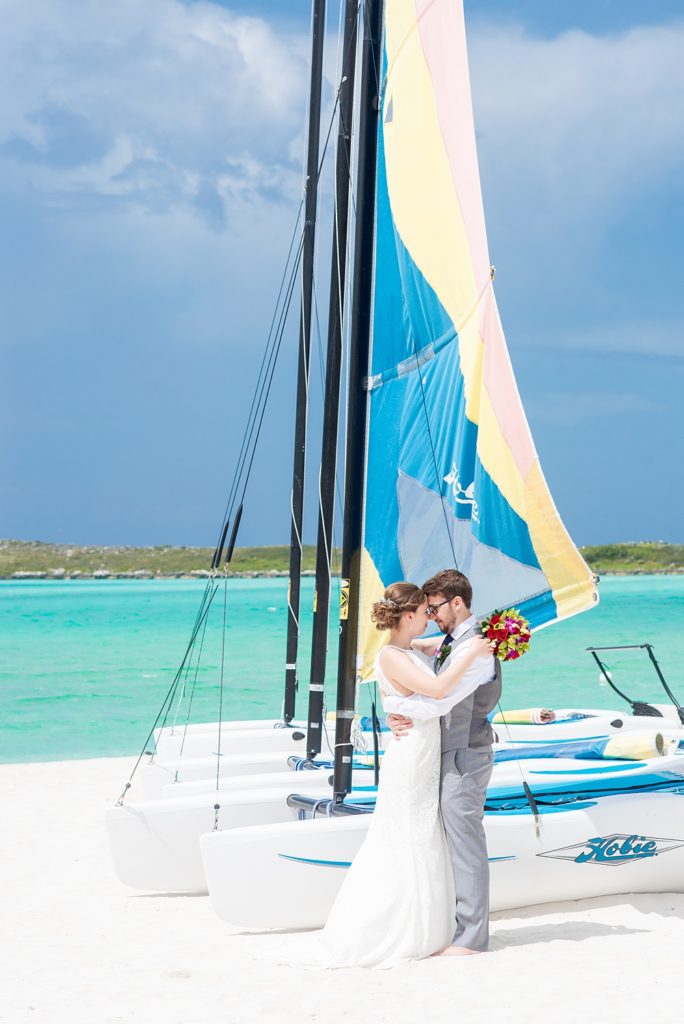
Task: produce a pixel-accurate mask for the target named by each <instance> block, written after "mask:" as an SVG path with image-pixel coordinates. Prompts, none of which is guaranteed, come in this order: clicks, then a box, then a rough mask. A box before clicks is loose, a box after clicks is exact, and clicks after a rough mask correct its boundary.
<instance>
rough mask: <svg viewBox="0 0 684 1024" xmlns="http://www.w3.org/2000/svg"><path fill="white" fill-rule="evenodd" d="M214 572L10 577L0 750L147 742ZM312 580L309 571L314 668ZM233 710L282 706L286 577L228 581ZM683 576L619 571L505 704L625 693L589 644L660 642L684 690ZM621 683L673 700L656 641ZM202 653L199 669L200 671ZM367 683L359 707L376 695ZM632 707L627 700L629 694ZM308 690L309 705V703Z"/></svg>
mask: <svg viewBox="0 0 684 1024" xmlns="http://www.w3.org/2000/svg"><path fill="white" fill-rule="evenodd" d="M203 590H204V583H202V582H196V581H185V580H168V581H157V580H150V581H138V580H136V581H103V582H96V581H90V580H87V581H86V580H84V581H66V582H56V581H55V582H53V581H50V582H47V581H30V582H4V581H3V582H0V722H1V723H2V725H1V727H0V761H2V762H12V761H50V760H64V759H68V758H77V757H103V756H111V755H117V754H132V753H137V752H139V750H140V749H141V748H142V746H143V744H144V741H145V738H146V736H147V734H148V731H149V729H150V727H151V725H152V723H153V721H154V719H155V717H156V714H157V711H158V710H159V707H160V706H161V704H162V701H163V699H164V696H165V694H166V692H167V690H168V688H169V686H170V684H171V682H172V680H173V677H174V674H175V671H176V669H177V667H178V665H179V664H180V662H181V659H182V657H183V654H184V651H185V647H186V644H187V641H188V638H189V635H190V631H191V629H192V625H193V622H194V619H195V614H196V612H197V609H198V607H199V603H200V600H201V596H202V593H203ZM312 594H313V582H312V581H311V580H305V581H304V583H303V599H302V605H303V611H302V631H303V637H304V640H303V642H302V658H301V662H300V664H301V666H302V668H303V671H300V674H301V676H302V678H306V669H307V668H308V663H309V653H310V643H309V640H308V633H309V630H310V624H311V610H310V609H311V599H312ZM226 601H227V613H228V614H227V622H228V625H227V628H226V633H225V636H226V645H225V653H224V679H225V687H224V697H223V707H224V715H225V717H227V718H258V717H262V716H264V717H277V716H278V714H279V713H280V709H281V704H282V689H283V675H284V670H283V663H284V648H285V629H286V613H287V581H286V580H282V579H275V580H270V579H269V580H231V581H229V583H228V587H227V598H226ZM222 623H223V592H222V590H221V591H219V593H218V594H217V595H216V598H215V601H214V604H213V606H212V610H211V614H210V616H209V620H208V625H207V634H206V638H205V642H204V649H203V657H202V661H201V664H200V667H199V669H198V671H197V687H196V691H195V697H194V702H193V713H192V720H193V721H207V720H213V719H216V718H217V717H218V700H219V695H220V664H221V636H222ZM683 626H684V577H681V576H680V577H677V576H650V577H646V576H635V577H620V578H608V579H605V580H603V581H602V584H601V604H600V605H599V606H598V608H596V609H595V610H592V611H591V612H588V613H586V614H584V615H579V616H577V617H576V618H573V619H569V620H568V621H566V622H562V623H558V624H556V625H554V626H553V627H550V628H548V629H545V630H542V631H541V632H540V633H537V634H535V636H534V637H533V647H532V650H531V651H530V653H529V654H528V655H526V656H525V658H523V659H522V660H521V661H520V662H517V663H516V664H514V665H511V666H509V667H508V668H507V669H506V672H505V677H504V700H503V704H504V706H505V707H516V706H518V707H521V706H522V707H524V706H529V705H537V704H545V705H549V706H552V707H553V706H566V707H567V706H574V705H578V706H582V705H583V706H594V707H606V708H610V707H616V706H620V702H619V699H618V698H617V697H616V696H615V695H614V694H613V693H612V691H611V690H609V689H608V688H607V687H606V686H604V685H600V684H599V681H598V670H597V669H596V667H595V665H594V663H593V661H592V660H591V659H590V657H589V655H587V654H586V653H585V652H584V649H585V647H587V646H588V645H590V644H595V645H601V644H618V643H643V642H646V641H648V642H650V643H652V644H654V646H655V653H656V655H657V657H658V659H659V661H660V663H661V666H662V668H663V671H664V674H665V677H666V679H667V680H668V682H669V683H670V686H671V687H672V688H673V689H674V691H675V693H676V694H677V695H678V696H679V699H680V700H681V701H682V702H683V703H684V680H683V679H682V670H681V665H682V662H683V660H684V629H683V628H682V627H683ZM335 638H336V625H335V623H334V622H333V623H332V625H331V630H330V657H329V664H330V672H329V681H328V703H329V705H330V706H331V707H332V706H333V705H334V681H333V677H334V673H335V668H336V651H335ZM608 663H609V665H610V667H611V669H612V671H613V675H614V679H615V681H616V683H617V684H618V686H621V687H622V688H623V689H625V690H626V691H627V693H629V694H630V696H632V697H634V698H639V699H642V700H649V699H650V700H656V701H661V702H662V701H665V700H666V697H665V695H664V693H663V691H662V689H661V688H660V686H659V684H658V682H657V678H656V676H655V673H654V671H653V669H652V667H651V665H650V663H649V661H648V658H647V656H646V654H645V652H635V653H631V652H625V653H621V654H612V655H610V656H609V657H608ZM194 673H195V669H194V663H193V668H192V672H191V679H192V678H194ZM366 689H367V688H365V687H364V696H363V701H362V709H364V710H365V708H367V699H368V698H367V695H366V693H365V691H366ZM624 706H625V707H626V705H624ZM305 707H306V701H305V697H304V696H303V695H301V694H300V697H299V704H298V711H299V713H301V714H302V715H303V714H304V713H305Z"/></svg>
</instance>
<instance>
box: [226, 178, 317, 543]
mask: <svg viewBox="0 0 684 1024" xmlns="http://www.w3.org/2000/svg"><path fill="white" fill-rule="evenodd" d="M303 206H304V198H303V197H302V199H301V200H300V203H299V208H298V210H297V217H296V219H295V225H294V230H293V232H292V237H291V239H290V245H289V248H288V252H287V257H286V260H285V266H284V268H283V273H282V276H281V279H280V286H279V288H278V295H277V298H276V302H275V306H274V310H273V316H272V318H271V324H270V327H269V329H268V334H267V336H266V345H265V347H264V353H263V356H262V358H261V365H260V367H259V371H258V373H257V383H256V385H255V388H254V393H253V395H252V403H251V406H250V410H249V413H248V416H247V425H246V427H245V432H244V434H243V438H242V444H241V447H240V452H239V454H238V458H237V467H236V470H235V474H234V477H233V483H232V485H231V490H230V492H229V496H228V501H227V503H226V508H225V511H224V513H223V520H222V525H221V529H223V525H224V524H225V521H226V518H227V517H228V516H229V515H231V514H232V509H233V502H234V496H235V490H236V488H237V486H238V481H239V468H240V466H241V465H242V463H243V461H244V451H245V447H246V445H248V443H249V440H248V438H249V433H250V424H251V423H252V420H253V418H254V416H255V415H256V412H255V410H256V408H257V406H258V403H259V401H260V396H261V394H262V393H263V387H262V386H260V384H261V381H262V375H263V371H264V367H265V366H266V365H267V362H268V359H269V351H270V350H271V349H272V347H273V330H274V327H275V324H276V322H277V320H278V311H279V308H280V302H281V297H282V294H283V288H284V287H285V282H286V280H287V277H288V267H289V265H290V261H291V258H292V251H293V248H294V245H295V240H296V238H297V234H298V227H299V222H300V220H301V215H302V209H303ZM219 536H220V533H219Z"/></svg>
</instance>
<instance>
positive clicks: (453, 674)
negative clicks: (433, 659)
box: [380, 637, 492, 698]
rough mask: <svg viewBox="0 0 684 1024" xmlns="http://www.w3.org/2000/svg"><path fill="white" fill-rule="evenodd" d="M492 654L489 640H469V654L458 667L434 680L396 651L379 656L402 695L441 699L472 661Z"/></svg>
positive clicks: (459, 662) (461, 660)
mask: <svg viewBox="0 0 684 1024" xmlns="http://www.w3.org/2000/svg"><path fill="white" fill-rule="evenodd" d="M491 653H492V649H491V645H490V643H489V641H488V640H485V639H483V638H482V637H474V638H473V639H472V640H471V641H470V645H469V648H468V651H467V653H466V654H465V655H464V656H463V657H462V658H459V659H458V661H457V662H456V664H455V665H453V666H452V667H451V668H448V669H444V670H443V671H442V672H440V674H439V675H438V676H432V677H431V676H430V675H429V674H428V673H427V672H424V671H423V670H422V669H420V668H418V666H417V665H414V664H413V663H412V662H411V660H410V659H409V658H407V657H406V655H405V654H402V653H401V651H397V650H395V649H394V648H390V647H387V648H385V650H384V651H382V653H381V655H380V657H381V659H382V662H381V664H382V671H383V672H384V673H385V675H386V676H387V678H388V679H389V681H390V682H391V683H392V685H393V686H394V687H396V689H397V690H399V692H400V693H403V694H404V695H405V696H407V697H408V696H409V695H410V694H412V693H420V694H423V696H425V697H437V698H441V697H446V695H447V694H448V693H451V691H452V690H453V689H455V687H456V686H457V685H458V683H459V682H460V681H461V679H462V678H463V676H464V675H465V674H466V672H467V671H468V669H469V668H470V667H471V665H472V664H473V662H475V661H477V659H478V658H486V657H488V656H489V655H491Z"/></svg>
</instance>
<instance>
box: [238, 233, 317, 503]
mask: <svg viewBox="0 0 684 1024" xmlns="http://www.w3.org/2000/svg"><path fill="white" fill-rule="evenodd" d="M303 244H304V240H303V239H302V241H301V243H300V246H299V253H298V256H297V264H296V266H295V267H294V268H293V272H292V273H293V279H292V282H291V285H290V292H289V296H288V299H287V304H286V306H285V308H284V309H283V313H282V319H281V326H280V337H279V338H278V343H277V346H276V348H275V350H274V356H273V360H272V364H271V368H270V376H269V378H268V387H267V389H266V395H265V398H264V402H263V405H262V407H261V416H260V418H259V424H258V426H257V428H256V434H255V436H254V442H253V445H252V454H251V458H250V460H249V465H248V466H247V472H246V475H245V478H244V486H243V488H242V494H241V498H240V502H242V501H244V497H245V492H246V490H247V485H248V483H249V478H250V476H251V473H252V466H253V465H254V457H255V455H256V450H257V445H258V442H259V437H260V435H261V428H262V426H263V422H264V416H265V414H266V406H267V404H268V398H269V395H270V393H271V387H272V384H273V377H274V375H275V369H276V365H277V361H278V355H279V354H280V349H281V347H282V342H283V337H284V335H285V325H286V323H287V317H288V314H289V312H290V306H291V304H292V296H293V294H294V282H295V280H296V274H297V269H298V266H299V261H300V260H301V256H302V248H303Z"/></svg>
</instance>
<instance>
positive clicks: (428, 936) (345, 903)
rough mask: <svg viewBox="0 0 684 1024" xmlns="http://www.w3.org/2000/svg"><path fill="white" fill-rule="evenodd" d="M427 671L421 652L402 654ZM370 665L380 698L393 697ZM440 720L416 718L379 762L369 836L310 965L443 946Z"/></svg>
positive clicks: (445, 878)
mask: <svg viewBox="0 0 684 1024" xmlns="http://www.w3.org/2000/svg"><path fill="white" fill-rule="evenodd" d="M406 657H410V658H411V659H412V661H414V663H415V664H416V665H419V666H420V667H421V668H422V669H424V670H425V671H427V672H429V673H430V674H432V669H431V668H429V667H428V666H427V665H426V663H425V661H424V660H423V659H422V656H421V655H420V654H417V653H415V652H407V653H406ZM379 660H380V659H379V658H378V661H377V662H376V669H377V673H378V680H379V683H380V689H381V691H382V693H383V695H385V696H388V695H390V694H391V695H395V696H396V695H397V691H396V689H394V687H393V686H392V685H391V683H390V682H389V681H388V680H387V679H386V677H385V675H384V674H383V672H382V669H381V668H380V664H379ZM440 748H441V736H440V727H439V719H438V718H432V719H429V720H428V721H417V720H416V721H415V722H414V724H413V728H412V729H411V730H410V732H409V734H408V736H404V737H402V739H400V740H395V739H394V738H392V739H391V740H390V742H389V745H388V747H387V749H386V752H385V754H384V755H383V758H382V768H381V772H380V786H379V790H378V797H377V803H376V807H375V813H374V814H373V819H372V822H371V824H370V828H369V830H368V835H367V837H366V839H365V841H364V843H363V845H362V847H361V849H360V850H359V852H358V854H357V855H356V858H355V859H354V862H353V863H352V866H351V867H350V869H349V871H348V873H347V876H346V878H345V880H344V882H343V884H342V888H341V889H340V892H339V894H338V896H337V899H336V900H335V903H334V905H333V908H332V910H331V912H330V915H329V917H328V920H327V922H326V925H325V927H324V929H323V931H322V932H320V933H319V936H318V939H319V942H318V953H317V956H316V958H315V959H316V963H315V964H313V963H312V964H311V966H325V967H394V966H395V965H397V964H399V963H401V962H402V961H406V960H418V959H421V958H423V957H426V956H430V954H431V953H435V952H436V951H437V950H440V949H444V947H445V946H448V945H449V943H450V942H451V940H452V938H453V933H454V927H455V921H454V915H455V899H454V889H453V876H452V870H451V864H450V861H449V854H448V850H447V844H446V837H445V835H444V828H443V826H442V819H441V817H440V813H439V776H440Z"/></svg>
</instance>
